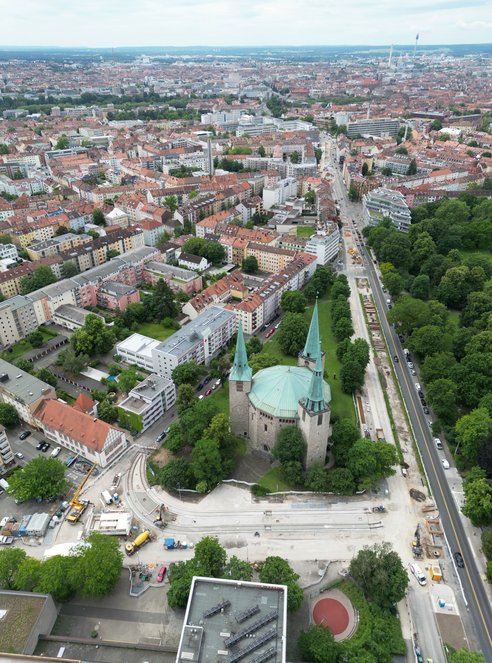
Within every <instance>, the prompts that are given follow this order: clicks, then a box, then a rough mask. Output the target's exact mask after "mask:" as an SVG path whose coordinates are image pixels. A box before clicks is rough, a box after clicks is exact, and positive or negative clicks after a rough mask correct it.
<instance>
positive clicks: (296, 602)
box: [260, 556, 304, 612]
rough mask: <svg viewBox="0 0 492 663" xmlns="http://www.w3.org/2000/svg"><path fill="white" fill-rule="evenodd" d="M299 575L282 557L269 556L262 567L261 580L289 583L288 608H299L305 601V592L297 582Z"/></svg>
mask: <svg viewBox="0 0 492 663" xmlns="http://www.w3.org/2000/svg"><path fill="white" fill-rule="evenodd" d="M298 578H299V576H298V574H297V573H295V572H294V570H293V569H292V567H291V566H290V564H289V563H288V562H287V561H286V560H285V559H282V557H276V556H272V557H267V558H266V560H265V562H264V563H263V566H262V567H261V569H260V582H266V583H272V584H274V585H287V609H288V610H289V612H294V611H295V610H298V609H299V608H300V607H301V605H302V602H303V598H304V592H303V591H302V588H301V587H299V585H298V584H297V582H296V581H297V580H298Z"/></svg>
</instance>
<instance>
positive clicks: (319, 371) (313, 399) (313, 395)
mask: <svg viewBox="0 0 492 663" xmlns="http://www.w3.org/2000/svg"><path fill="white" fill-rule="evenodd" d="M304 407H305V408H306V410H307V411H308V412H324V411H325V410H326V407H327V405H326V401H325V396H324V393H323V364H322V363H321V352H320V350H319V349H318V354H317V357H316V365H315V367H314V370H313V372H312V375H311V382H310V384H309V391H308V395H307V398H306V399H305V401H304Z"/></svg>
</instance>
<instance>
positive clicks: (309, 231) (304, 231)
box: [297, 226, 316, 237]
mask: <svg viewBox="0 0 492 663" xmlns="http://www.w3.org/2000/svg"><path fill="white" fill-rule="evenodd" d="M315 232H316V231H315V228H314V226H297V236H298V237H311V235H313V234H314V233H315Z"/></svg>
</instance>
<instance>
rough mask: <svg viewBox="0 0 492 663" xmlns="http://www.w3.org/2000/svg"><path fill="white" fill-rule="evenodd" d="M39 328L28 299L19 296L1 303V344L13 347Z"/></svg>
mask: <svg viewBox="0 0 492 663" xmlns="http://www.w3.org/2000/svg"><path fill="white" fill-rule="evenodd" d="M38 327H39V322H38V319H37V317H36V313H35V311H34V307H33V305H32V301H31V300H30V299H29V298H28V297H24V296H22V295H18V296H17V297H14V298H13V299H9V300H7V301H5V302H1V303H0V343H1V345H2V346H3V347H5V346H8V345H13V344H14V343H17V342H18V341H20V340H21V339H22V338H25V337H26V336H29V334H31V333H32V332H33V331H35V330H36V329H37V328H38Z"/></svg>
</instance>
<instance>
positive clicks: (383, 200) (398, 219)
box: [362, 187, 412, 232]
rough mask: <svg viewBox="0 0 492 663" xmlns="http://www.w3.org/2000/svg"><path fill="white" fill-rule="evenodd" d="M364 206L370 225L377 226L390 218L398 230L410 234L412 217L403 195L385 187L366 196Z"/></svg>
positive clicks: (363, 201) (363, 200)
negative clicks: (386, 218)
mask: <svg viewBox="0 0 492 663" xmlns="http://www.w3.org/2000/svg"><path fill="white" fill-rule="evenodd" d="M362 204H363V207H364V215H365V217H366V219H367V222H368V223H369V224H371V225H376V224H377V223H379V222H380V221H382V220H383V219H384V218H385V217H388V218H390V219H391V221H392V222H393V225H394V226H395V228H396V229H397V230H400V231H401V232H408V230H409V228H410V224H411V223H412V216H411V213H410V208H409V207H408V205H407V203H406V200H405V198H404V196H403V194H401V193H400V192H399V191H392V190H391V189H384V188H383V187H380V188H379V189H373V190H372V191H369V193H366V194H365V195H364V197H363V199H362Z"/></svg>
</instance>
